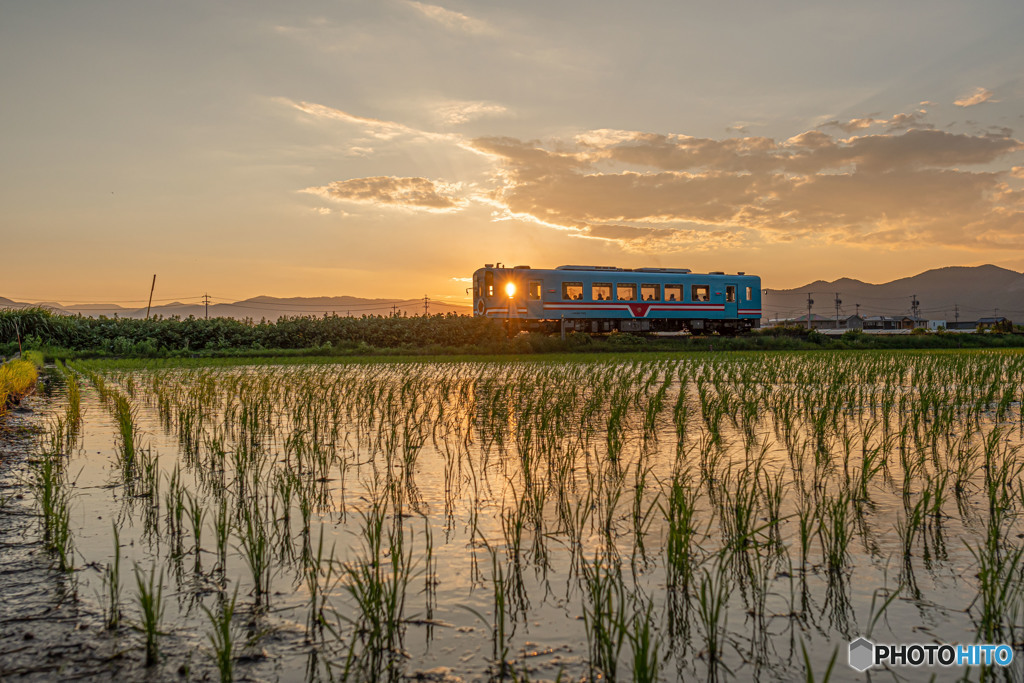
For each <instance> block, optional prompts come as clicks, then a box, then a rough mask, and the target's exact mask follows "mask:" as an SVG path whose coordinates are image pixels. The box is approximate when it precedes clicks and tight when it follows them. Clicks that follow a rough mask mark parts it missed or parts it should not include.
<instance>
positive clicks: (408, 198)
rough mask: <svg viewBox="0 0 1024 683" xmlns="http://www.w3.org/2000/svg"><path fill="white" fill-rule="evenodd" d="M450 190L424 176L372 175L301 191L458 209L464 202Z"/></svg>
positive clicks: (379, 203) (433, 208)
mask: <svg viewBox="0 0 1024 683" xmlns="http://www.w3.org/2000/svg"><path fill="white" fill-rule="evenodd" d="M452 189H454V188H452V187H451V186H445V185H444V184H442V183H438V182H435V181H433V180H428V179H427V178H399V177H394V176H375V177H372V178H353V179H352V180H338V181H335V182H333V183H329V184H327V185H324V186H320V187H308V188H306V189H304V190H302V192H304V193H306V194H312V195H316V196H319V197H324V198H326V199H331V200H335V201H343V202H356V203H360V204H372V205H375V206H390V207H398V208H405V209H418V210H425V211H431V212H445V211H454V210H457V209H458V208H460V207H461V206H463V205H464V203H465V202H464V201H463V200H460V199H458V198H456V197H454V196H452V194H451V190H452Z"/></svg>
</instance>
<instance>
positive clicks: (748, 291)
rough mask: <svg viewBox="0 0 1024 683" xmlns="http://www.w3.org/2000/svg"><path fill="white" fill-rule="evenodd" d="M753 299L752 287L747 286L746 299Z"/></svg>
mask: <svg viewBox="0 0 1024 683" xmlns="http://www.w3.org/2000/svg"><path fill="white" fill-rule="evenodd" d="M753 300H754V288H753V287H747V301H753Z"/></svg>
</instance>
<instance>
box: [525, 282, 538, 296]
mask: <svg viewBox="0 0 1024 683" xmlns="http://www.w3.org/2000/svg"><path fill="white" fill-rule="evenodd" d="M527 294H528V295H529V297H530V298H531V299H533V300H534V301H538V300H539V299H540V280H530V288H529V290H528V291H527Z"/></svg>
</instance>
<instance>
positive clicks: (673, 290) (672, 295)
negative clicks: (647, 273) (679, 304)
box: [665, 285, 683, 301]
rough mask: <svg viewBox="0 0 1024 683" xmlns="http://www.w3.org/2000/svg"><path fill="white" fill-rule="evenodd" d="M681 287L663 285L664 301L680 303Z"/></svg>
mask: <svg viewBox="0 0 1024 683" xmlns="http://www.w3.org/2000/svg"><path fill="white" fill-rule="evenodd" d="M682 300H683V286H682V285H665V301H682Z"/></svg>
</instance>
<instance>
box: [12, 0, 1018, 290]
mask: <svg viewBox="0 0 1024 683" xmlns="http://www.w3.org/2000/svg"><path fill="white" fill-rule="evenodd" d="M1022 35H1024V4H1022V3H1021V2H1020V0H1012V1H1006V2H996V1H993V2H988V1H985V0H978V1H976V2H950V1H947V0H927V1H924V0H908V1H904V2H895V3H894V2H891V1H890V0H887V1H886V2H881V1H876V0H867V1H861V2H856V3H850V2H842V3H840V2H831V1H815V2H806V1H800V2H796V1H786V0H783V1H777V2H761V1H755V0H749V1H746V0H744V1H738V0H723V1H722V2H718V3H680V2H646V3H639V4H635V5H634V4H629V3H624V2H619V1H615V2H612V1H606V0H600V1H595V0H589V1H587V2H582V1H578V0H573V1H566V2H550V1H547V2H541V1H539V0H537V1H535V0H525V1H517V2H481V1H477V2H472V1H469V0H457V1H456V0H452V1H447V0H446V1H445V2H443V4H431V3H427V2H415V1H410V0H366V1H365V2H364V1H360V0H338V1H335V2H312V1H306V0H301V1H298V2H290V3H282V2H269V1H267V0H256V1H246V2H241V1H238V0H225V1H221V2H209V1H208V0H204V1H202V2H199V1H193V0H183V1H176V2H152V1H147V0H132V1H130V2H129V1H127V0H125V1H107V0H81V1H76V2H67V1H66V0H60V1H54V0H31V1H25V2H19V1H16V0H0V92H2V96H0V127H2V130H3V135H2V137H0V230H2V239H3V243H2V244H3V247H2V252H3V253H4V255H5V258H4V259H3V262H4V268H3V271H2V275H0V296H3V297H7V298H13V299H19V300H31V301H59V302H61V303H73V302H90V301H111V302H132V301H137V300H142V299H145V297H146V295H147V294H148V290H149V284H150V278H151V277H152V275H153V273H157V275H158V279H157V293H156V298H157V299H158V300H166V299H178V300H195V299H197V298H198V297H199V296H200V295H201V294H202V293H203V292H209V293H210V294H211V295H212V296H214V297H217V298H218V299H231V300H234V299H240V298H246V297H250V296H255V295H260V294H265V295H272V296H340V295H353V296H366V297H378V296H379V297H400V298H412V297H420V296H423V295H424V294H427V295H429V296H431V297H432V298H437V299H442V298H449V300H451V301H454V302H457V301H460V300H462V299H463V298H464V289H465V287H466V283H465V282H464V281H463V279H464V278H468V277H469V276H470V275H471V274H472V272H473V271H474V270H475V269H476V268H478V267H480V266H481V265H482V264H483V263H485V262H488V263H490V262H495V261H501V262H504V263H506V264H529V265H532V266H534V267H554V266H557V265H560V264H565V263H585V264H597V265H618V266H626V267H632V266H665V267H687V268H691V269H693V270H696V271H707V270H724V271H738V270H739V271H746V272H748V273H754V274H758V275H760V276H761V277H762V281H763V284H764V286H765V287H771V288H785V287H794V286H799V285H801V284H804V283H806V282H809V281H812V280H816V279H826V280H832V279H836V278H839V277H852V278H857V279H861V280H865V281H869V282H885V281H888V280H892V279H896V278H899V277H905V276H908V275H913V274H915V273H918V272H921V271H923V270H927V269H929V268H934V267H940V266H946V265H978V264H983V263H994V264H996V265H1000V266H1004V267H1007V268H1012V269H1014V270H1024V145H1022V143H1021V142H1020V141H1021V140H1022V139H1024V80H1022V74H1024V40H1022V39H1021V36H1022Z"/></svg>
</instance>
